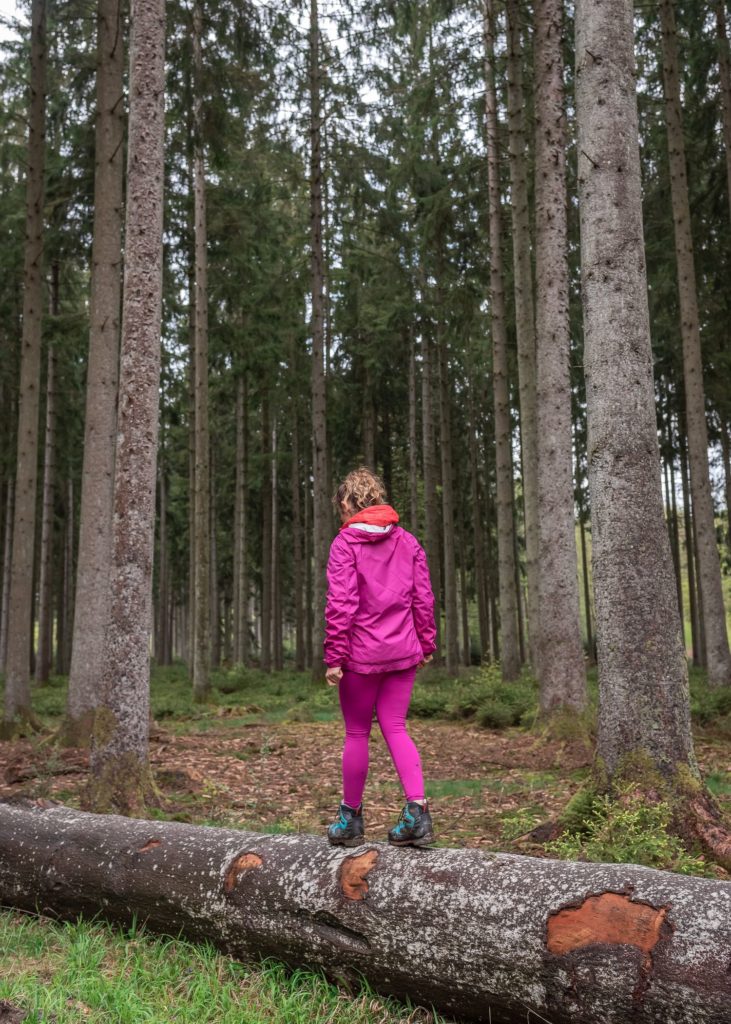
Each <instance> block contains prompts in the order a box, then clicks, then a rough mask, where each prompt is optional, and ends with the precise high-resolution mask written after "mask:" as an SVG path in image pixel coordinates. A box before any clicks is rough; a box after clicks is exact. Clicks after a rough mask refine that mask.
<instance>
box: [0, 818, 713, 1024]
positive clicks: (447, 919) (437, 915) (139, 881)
mask: <svg viewBox="0 0 731 1024" xmlns="http://www.w3.org/2000/svg"><path fill="white" fill-rule="evenodd" d="M0 837H1V838H2V843H0V851H2V852H0V900H1V901H2V903H3V904H6V905H12V906H17V907H20V908H22V909H25V910H31V911H33V910H37V911H39V912H41V913H44V914H48V915H53V916H55V917H59V918H66V919H74V918H75V917H76V916H77V915H78V914H80V913H81V914H88V915H93V914H96V913H98V912H101V914H102V915H103V916H104V917H106V918H107V919H110V920H113V921H118V922H122V923H130V921H131V918H132V915H133V914H136V915H137V919H138V921H140V922H141V921H143V920H144V921H145V922H146V923H147V926H148V927H149V928H151V929H154V930H158V931H161V932H163V933H167V934H175V933H176V932H177V931H178V930H179V929H181V928H182V930H183V931H184V933H185V934H186V935H188V936H189V937H191V938H193V939H197V940H202V939H209V940H210V941H212V942H213V943H214V944H215V945H217V946H218V947H219V948H220V949H222V950H224V951H225V952H227V953H229V954H230V955H232V956H234V957H237V958H239V959H241V960H250V959H254V958H259V957H264V956H275V957H277V958H278V959H280V960H284V961H286V962H288V963H289V964H291V965H293V966H294V965H300V964H301V965H308V966H312V967H315V968H317V967H323V968H324V969H325V970H326V971H327V972H328V973H329V974H331V975H336V976H337V977H339V978H340V979H343V978H346V979H350V980H352V981H353V982H355V983H356V984H357V978H358V975H360V976H364V977H365V978H366V979H367V980H368V981H369V982H370V983H371V984H372V985H373V986H374V987H375V988H376V989H378V990H380V991H381V992H386V993H393V994H395V995H398V996H411V997H412V998H415V999H417V1000H418V1002H419V1003H420V1004H422V1005H423V1004H424V1003H432V1004H433V1005H435V1006H436V1007H437V1008H439V1009H440V1010H443V1011H446V1012H448V1013H455V1014H459V1015H460V1017H462V1018H472V1019H476V1020H482V1021H490V1022H492V1024H518V1022H520V1024H524V1022H525V1021H526V1020H528V1021H533V1020H550V1021H551V1024H657V1022H658V1021H665V1022H672V1024H729V1022H730V1021H731V977H730V976H729V973H728V970H727V967H728V963H729V959H730V958H731V887H729V885H728V883H725V882H717V881H711V880H708V879H700V878H692V877H686V876H683V875H677V874H674V873H671V872H664V871H654V870H651V869H649V868H639V867H635V866H633V865H625V864H616V865H605V864H580V863H571V862H565V861H552V860H543V859H538V858H530V857H518V856H512V855H509V854H490V853H485V852H483V851H478V850H429V851H417V850H394V849H393V848H391V847H389V846H387V845H386V844H383V843H368V844H367V845H366V846H365V847H364V848H361V849H359V850H358V851H357V852H352V851H344V850H338V849H334V848H333V847H330V846H329V845H328V844H327V842H326V840H324V839H322V838H319V837H316V836H311V835H287V836H284V835H280V836H271V835H258V834H257V833H253V832H243V831H238V830H230V829H222V828H207V827H203V826H196V825H185V824H182V823H180V822H159V821H158V822H153V821H143V820H135V819H130V818H125V817H120V816H116V815H110V816H101V815H89V814H85V813H83V812H79V811H75V810H70V809H68V808H66V807H63V806H62V805H55V806H54V805H52V804H50V803H48V802H45V801H43V802H41V801H39V802H38V803H37V804H35V803H32V802H30V801H25V802H23V803H17V804H7V803H5V804H0ZM427 907H428V912H427V913H425V908H427Z"/></svg>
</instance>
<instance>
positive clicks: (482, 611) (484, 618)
mask: <svg viewBox="0 0 731 1024" xmlns="http://www.w3.org/2000/svg"><path fill="white" fill-rule="evenodd" d="M468 401H469V432H470V439H469V454H470V486H471V496H472V532H473V543H474V548H475V589H476V591H477V614H478V619H479V624H480V660H481V661H482V662H483V663H484V662H485V661H486V660H487V659H488V658H489V656H490V648H491V643H490V607H489V599H488V593H487V580H486V573H485V545H484V539H483V532H484V525H483V515H482V501H481V496H480V482H479V475H478V470H477V437H476V430H477V425H476V423H475V409H474V400H473V396H472V388H471V387H470V389H469V399H468Z"/></svg>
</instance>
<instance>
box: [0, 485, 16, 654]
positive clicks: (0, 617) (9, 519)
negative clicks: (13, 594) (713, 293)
mask: <svg viewBox="0 0 731 1024" xmlns="http://www.w3.org/2000/svg"><path fill="white" fill-rule="evenodd" d="M14 484H15V479H14V477H12V476H10V477H8V490H7V495H6V498H5V530H4V534H5V536H4V538H3V580H2V601H1V602H0V606H1V607H2V613H1V614H0V671H4V670H5V658H6V654H7V650H8V597H9V595H10V564H11V560H12V557H13V506H14V494H15V491H14Z"/></svg>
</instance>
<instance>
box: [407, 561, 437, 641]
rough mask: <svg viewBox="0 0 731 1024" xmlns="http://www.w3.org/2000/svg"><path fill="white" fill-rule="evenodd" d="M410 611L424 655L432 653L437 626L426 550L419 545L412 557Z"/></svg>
mask: <svg viewBox="0 0 731 1024" xmlns="http://www.w3.org/2000/svg"><path fill="white" fill-rule="evenodd" d="M411 611H412V613H413V616H414V626H415V627H416V635H417V636H418V638H419V643H420V644H421V650H422V652H423V654H424V657H427V656H428V655H430V654H432V653H433V652H434V651H436V649H437V645H436V643H435V642H434V641H435V640H436V636H437V627H436V623H435V622H434V594H433V593H432V589H431V579H430V577H429V566H428V565H427V563H426V552H425V551H424V549H423V548H422V546H421V545H419V546H418V548H417V551H416V558H415V559H414V586H413V589H412V592H411Z"/></svg>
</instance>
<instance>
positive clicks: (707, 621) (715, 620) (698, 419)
mask: <svg viewBox="0 0 731 1024" xmlns="http://www.w3.org/2000/svg"><path fill="white" fill-rule="evenodd" d="M659 6H660V24H661V26H662V54H663V57H662V72H663V86H664V92H665V119H666V124H667V138H668V156H669V162H670V193H671V199H672V205H673V223H674V227H675V258H676V262H677V273H678V295H679V299H680V326H681V335H682V339H683V379H684V385H685V403H686V426H687V430H688V461H689V464H690V487H691V493H692V496H693V519H694V522H695V527H696V534H697V541H698V582H699V585H700V587H699V589H700V596H701V603H702V607H703V622H704V631H703V635H704V639H705V647H706V652H707V665H708V683H709V685H710V686H731V650H730V649H729V642H728V631H727V628H726V612H725V609H724V606H723V592H722V589H721V565H720V561H719V556H718V547H717V544H716V525H715V520H714V514H713V496H712V494H711V484H710V477H709V470H708V429H707V424H706V409H705V396H704V387H703V362H702V358H701V336H700V320H699V315H698V297H697V292H696V275H695V263H694V257H693V239H692V235H691V223H690V202H689V199H688V178H687V172H686V166H685V143H684V141H683V123H682V114H681V107H680V78H679V72H678V53H677V38H676V31H675V14H674V11H673V4H672V0H660V5H659Z"/></svg>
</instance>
